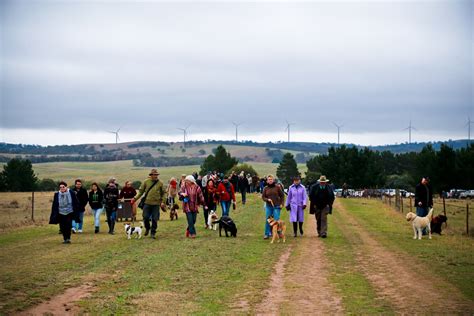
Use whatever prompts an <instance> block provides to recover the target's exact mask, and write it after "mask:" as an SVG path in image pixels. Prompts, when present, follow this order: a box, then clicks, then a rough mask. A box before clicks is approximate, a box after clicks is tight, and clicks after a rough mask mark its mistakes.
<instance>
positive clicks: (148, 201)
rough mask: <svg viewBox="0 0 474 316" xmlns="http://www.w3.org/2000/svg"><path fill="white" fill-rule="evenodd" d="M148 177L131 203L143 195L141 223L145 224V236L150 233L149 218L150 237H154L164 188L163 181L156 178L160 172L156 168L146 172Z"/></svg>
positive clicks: (163, 198)
mask: <svg viewBox="0 0 474 316" xmlns="http://www.w3.org/2000/svg"><path fill="white" fill-rule="evenodd" d="M148 175H149V178H148V179H146V180H145V181H143V183H142V185H141V186H140V189H138V193H137V195H135V197H134V198H133V199H132V201H131V203H132V204H133V203H135V201H136V200H138V199H139V198H141V197H142V196H143V199H145V201H144V202H145V204H144V205H143V224H144V225H145V229H146V230H145V236H148V234H149V233H150V220H151V238H153V239H155V238H156V237H155V235H156V231H157V229H158V221H159V220H160V206H162V207H165V204H164V202H163V201H164V200H165V195H166V193H165V190H164V187H163V183H162V182H161V181H160V180H159V179H158V176H159V175H160V173H159V172H158V170H156V169H151V171H150V173H149V174H148Z"/></svg>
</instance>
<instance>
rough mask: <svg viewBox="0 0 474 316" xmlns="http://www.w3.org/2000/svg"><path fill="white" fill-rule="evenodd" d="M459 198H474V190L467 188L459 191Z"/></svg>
mask: <svg viewBox="0 0 474 316" xmlns="http://www.w3.org/2000/svg"><path fill="white" fill-rule="evenodd" d="M459 198H460V199H473V198H474V190H468V191H464V192H461V193H460V194H459Z"/></svg>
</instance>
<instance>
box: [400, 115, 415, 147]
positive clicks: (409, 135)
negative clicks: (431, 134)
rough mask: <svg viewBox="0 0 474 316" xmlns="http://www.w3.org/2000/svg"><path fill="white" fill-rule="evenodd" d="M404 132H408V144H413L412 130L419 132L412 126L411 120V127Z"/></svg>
mask: <svg viewBox="0 0 474 316" xmlns="http://www.w3.org/2000/svg"><path fill="white" fill-rule="evenodd" d="M403 130H404V131H406V130H408V144H411V131H412V130H415V131H416V130H417V129H416V128H415V127H414V126H412V125H411V120H410V125H408V127H407V128H404V129H403Z"/></svg>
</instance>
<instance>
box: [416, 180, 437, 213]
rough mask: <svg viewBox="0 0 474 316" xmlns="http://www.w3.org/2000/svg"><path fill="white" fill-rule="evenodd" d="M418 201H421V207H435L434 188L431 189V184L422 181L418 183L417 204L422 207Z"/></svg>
mask: <svg viewBox="0 0 474 316" xmlns="http://www.w3.org/2000/svg"><path fill="white" fill-rule="evenodd" d="M418 202H421V207H423V208H427V207H433V189H431V185H429V184H427V185H424V184H422V183H418V184H417V185H416V188H415V206H416V207H420V205H418Z"/></svg>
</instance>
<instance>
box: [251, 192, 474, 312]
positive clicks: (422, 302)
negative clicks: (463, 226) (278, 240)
mask: <svg viewBox="0 0 474 316" xmlns="http://www.w3.org/2000/svg"><path fill="white" fill-rule="evenodd" d="M335 208H336V211H337V212H340V214H341V218H342V220H341V221H339V222H337V223H335V221H334V220H333V218H329V220H330V222H331V223H330V225H337V226H338V227H339V228H340V229H341V230H342V231H343V234H344V236H345V238H347V239H348V240H360V242H354V243H353V244H354V245H355V249H354V253H355V256H356V258H355V259H356V262H357V265H358V267H357V269H359V271H363V274H364V275H365V277H366V278H367V280H368V281H369V282H370V284H371V285H372V286H373V288H374V289H375V291H376V295H377V297H378V298H381V299H383V300H386V301H388V302H390V305H391V307H392V308H393V310H394V312H395V313H401V314H424V315H425V314H445V315H446V314H469V315H471V314H472V313H473V311H474V303H473V302H472V301H469V300H467V299H466V298H465V297H464V296H463V295H462V293H460V291H459V290H458V289H457V288H455V287H454V286H452V285H451V284H448V283H447V282H444V281H442V280H440V278H436V277H435V276H433V275H432V274H430V273H429V272H427V271H425V270H424V268H423V267H422V265H421V264H418V263H417V262H416V260H415V259H413V258H411V257H409V256H408V255H407V254H401V253H394V252H392V251H390V250H388V249H387V248H385V247H384V246H383V245H381V244H380V243H379V242H378V241H377V240H376V239H375V238H374V237H373V236H371V235H370V234H369V232H368V231H367V230H366V228H364V227H363V226H361V225H360V224H359V223H358V221H357V219H356V218H355V217H354V216H353V215H352V214H351V213H350V212H348V211H347V210H346V209H345V208H344V207H343V206H342V205H341V204H340V203H338V202H337V201H336V204H335ZM306 231H307V232H306V236H305V237H303V238H299V237H298V240H297V242H298V245H297V246H295V247H293V248H291V249H290V248H289V249H288V251H286V252H285V253H283V255H282V256H281V258H280V260H279V261H278V263H277V264H276V266H275V269H274V273H273V275H272V278H271V281H270V284H269V290H267V292H266V295H265V299H264V300H263V302H261V304H259V305H258V306H257V308H256V312H257V313H258V314H270V315H278V314H294V315H302V314H325V315H334V314H343V313H344V310H343V306H342V304H341V299H340V297H338V296H337V294H335V291H334V289H333V287H332V285H331V284H330V283H329V282H328V279H327V277H328V275H327V273H326V272H325V271H327V269H324V267H325V266H326V261H327V259H326V257H325V254H324V247H325V245H324V240H321V239H319V238H317V237H316V236H315V220H314V217H309V218H308V219H307V223H306ZM329 235H330V229H329ZM290 238H293V237H290ZM329 238H330V237H329ZM290 252H293V253H291V254H290Z"/></svg>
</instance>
